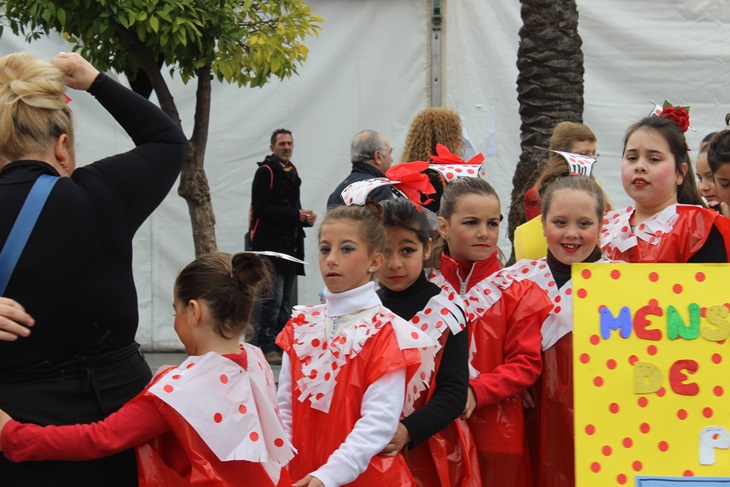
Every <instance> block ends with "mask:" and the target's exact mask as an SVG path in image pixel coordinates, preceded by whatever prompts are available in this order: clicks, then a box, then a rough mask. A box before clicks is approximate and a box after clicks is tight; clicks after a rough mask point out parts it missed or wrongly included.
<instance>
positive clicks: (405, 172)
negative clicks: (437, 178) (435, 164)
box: [385, 161, 436, 211]
mask: <svg viewBox="0 0 730 487" xmlns="http://www.w3.org/2000/svg"><path fill="white" fill-rule="evenodd" d="M428 166H429V164H428V162H424V161H414V162H407V163H404V164H397V165H395V166H392V167H391V168H390V169H388V171H387V172H386V173H385V177H387V178H388V179H390V180H391V181H399V183H398V184H396V185H395V187H396V188H398V189H399V190H400V191H401V192H402V193H403V194H404V195H406V197H407V198H408V199H409V200H410V201H411V203H413V204H414V205H416V208H417V209H418V211H421V204H426V203H429V202H430V201H431V200H430V199H429V200H428V201H424V202H421V194H424V195H429V194H433V193H435V192H436V189H435V188H434V187H433V185H432V184H431V182H430V181H429V180H428V175H426V174H424V173H423V172H422V171H425V170H426V169H428Z"/></svg>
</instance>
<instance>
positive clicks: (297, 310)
mask: <svg viewBox="0 0 730 487" xmlns="http://www.w3.org/2000/svg"><path fill="white" fill-rule="evenodd" d="M325 312H326V304H325V305H318V306H295V307H294V311H293V313H292V316H293V318H292V320H291V323H292V325H293V326H292V332H293V345H292V346H293V349H294V353H295V354H296V356H297V357H298V358H299V360H300V361H301V363H302V377H301V378H300V379H299V380H297V385H296V389H297V390H298V391H299V397H298V400H299V401H300V402H304V401H309V402H310V404H311V407H312V408H313V409H317V410H319V411H322V412H324V413H327V412H329V409H330V406H331V404H332V398H333V396H334V391H335V387H336V385H337V382H336V380H335V379H336V377H337V375H338V374H339V373H340V370H342V367H343V366H345V365H346V364H347V362H349V361H351V360H352V359H354V358H355V357H356V356H357V355H358V354H359V353H360V351H361V350H362V349H363V347H364V346H365V344H366V342H367V341H368V340H369V339H371V338H372V337H374V336H376V335H377V334H378V333H379V332H380V330H382V329H383V327H384V326H386V325H390V326H391V327H392V328H393V331H394V333H395V336H396V339H397V341H398V346H399V348H400V349H401V350H407V349H418V350H419V352H420V357H421V365H420V366H419V369H418V370H419V371H424V372H426V375H428V376H430V374H431V373H432V372H433V368H434V358H435V355H436V345H437V344H436V342H435V341H434V340H433V338H431V337H430V336H429V335H428V334H426V333H424V332H423V331H421V330H419V329H414V327H413V325H411V324H410V323H408V322H407V321H405V320H404V319H402V318H400V317H399V316H397V315H395V314H394V313H393V312H391V311H390V310H389V309H387V308H385V307H383V306H376V307H374V308H373V312H372V313H370V314H368V315H367V316H365V317H363V319H362V320H361V321H359V322H358V323H355V324H354V325H352V326H348V327H346V328H344V329H343V330H341V331H340V333H338V334H337V336H335V337H334V338H333V339H332V340H330V341H329V342H328V341H327V335H326V331H325V326H324V316H325ZM419 375H420V373H419V374H414V377H418V376H419ZM420 380H422V379H420ZM411 382H412V380H411V381H409V382H408V386H409V390H412V386H413V384H412V383H411ZM426 386H427V383H426V385H424V386H423V387H421V386H420V385H419V386H418V387H419V388H420V389H419V390H423V388H425V387H426ZM415 399H416V398H415V397H413V395H408V394H407V395H406V400H405V404H404V407H403V410H404V411H405V410H410V411H413V401H415Z"/></svg>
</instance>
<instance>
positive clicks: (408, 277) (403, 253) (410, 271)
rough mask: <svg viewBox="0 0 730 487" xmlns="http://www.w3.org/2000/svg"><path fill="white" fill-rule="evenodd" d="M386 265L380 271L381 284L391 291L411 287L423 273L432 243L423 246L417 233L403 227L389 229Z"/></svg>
mask: <svg viewBox="0 0 730 487" xmlns="http://www.w3.org/2000/svg"><path fill="white" fill-rule="evenodd" d="M387 231H388V236H387V241H386V244H385V263H384V264H383V265H382V266H380V269H378V272H377V276H378V280H379V281H380V284H381V285H383V286H385V287H387V288H388V289H390V290H391V291H402V290H404V289H407V288H408V287H410V285H411V284H413V283H414V282H415V281H416V279H418V276H420V275H421V272H423V261H424V260H426V259H428V257H429V255H430V253H431V242H430V241H429V242H428V245H427V246H426V247H424V246H423V244H422V243H421V241H420V240H419V239H418V236H417V235H416V233H415V232H413V231H411V230H408V229H405V228H403V227H388V228H387Z"/></svg>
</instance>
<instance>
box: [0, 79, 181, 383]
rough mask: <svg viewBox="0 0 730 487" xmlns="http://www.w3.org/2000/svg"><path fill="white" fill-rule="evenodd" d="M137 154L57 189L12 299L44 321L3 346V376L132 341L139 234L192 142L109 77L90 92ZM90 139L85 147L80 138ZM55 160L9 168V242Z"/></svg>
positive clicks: (3, 179)
mask: <svg viewBox="0 0 730 487" xmlns="http://www.w3.org/2000/svg"><path fill="white" fill-rule="evenodd" d="M89 93H91V94H92V95H93V96H95V97H96V99H97V100H98V101H99V102H100V103H101V105H102V106H103V107H104V108H105V109H106V110H107V111H108V112H109V114H110V115H111V116H112V117H114V119H115V120H116V121H117V122H119V124H120V125H121V126H122V128H123V129H124V130H125V131H126V132H127V133H128V134H129V136H130V137H131V138H132V139H133V141H134V144H135V146H136V148H134V149H132V150H131V151H129V152H126V153H123V154H117V155H113V156H110V157H107V158H104V159H102V160H100V161H97V162H94V163H93V164H89V165H87V166H84V167H79V168H78V169H76V170H75V171H74V172H73V174H72V175H71V177H70V178H61V179H60V180H59V181H58V183H56V185H55V187H54V188H53V190H52V191H51V193H50V195H49V197H48V200H47V201H46V204H45V206H44V208H43V211H42V212H41V214H40V216H39V218H38V221H37V222H36V225H35V228H34V230H33V232H32V234H31V235H30V238H29V240H28V243H27V245H26V247H25V249H24V251H23V253H22V255H21V256H20V259H19V261H18V264H17V266H16V268H15V271H14V273H13V275H12V277H11V278H10V282H9V283H8V287H7V289H6V292H5V296H7V297H9V298H13V299H15V300H17V301H18V302H20V304H22V305H23V306H24V307H25V309H26V310H27V311H28V313H29V314H30V315H31V316H33V317H34V318H35V326H34V327H33V329H32V333H31V335H30V336H29V337H27V338H21V339H19V340H17V341H14V342H0V373H2V372H7V371H12V370H16V369H21V368H24V367H27V366H30V365H34V364H37V363H39V362H42V361H46V360H47V361H51V362H54V363H58V362H63V361H65V360H67V359H69V358H70V357H72V356H74V354H76V353H77V351H78V350H79V348H80V347H82V346H83V345H84V344H85V343H87V342H88V341H89V340H93V339H94V338H96V337H98V336H100V335H103V334H105V333H107V332H110V334H109V337H108V340H107V341H106V344H105V346H104V348H103V350H100V351H104V350H113V349H117V348H120V347H123V346H126V345H129V344H130V343H131V342H132V341H133V340H134V335H135V333H136V331H137V325H138V311H137V293H136V289H135V287H134V280H133V277H132V237H133V236H134V233H135V232H136V230H137V229H138V228H139V227H140V225H142V223H143V222H144V221H145V219H146V218H147V217H148V216H149V215H150V213H152V211H153V210H154V209H155V208H156V207H157V206H158V205H159V204H160V203H161V202H162V200H163V198H165V196H166V195H167V193H168V192H169V191H170V188H171V187H172V185H173V183H174V182H175V179H176V178H177V176H178V174H179V173H180V170H181V168H182V163H183V161H184V159H185V155H186V147H187V140H186V139H185V135H184V134H183V132H182V131H181V130H180V129H179V128H178V127H177V126H176V125H175V123H174V122H173V121H172V120H171V119H170V118H169V117H168V116H167V115H165V113H164V112H162V111H161V110H160V109H159V108H157V107H156V106H155V105H153V104H152V103H150V102H149V101H147V100H146V99H144V98H142V97H140V96H139V95H137V94H135V93H134V92H132V91H131V90H128V89H126V88H124V87H123V86H122V85H120V84H118V83H117V82H116V81H114V80H112V79H111V78H109V77H107V76H105V75H104V74H100V75H99V76H98V77H97V79H96V80H95V81H94V83H93V84H92V86H91V87H90V89H89ZM80 143H84V142H83V141H80ZM42 174H51V175H54V176H57V175H58V173H57V172H56V170H55V169H54V168H53V167H52V166H50V165H49V164H47V163H45V162H40V161H27V160H25V161H14V162H11V163H9V164H7V165H6V166H5V167H4V168H3V169H2V171H0V208H1V209H2V210H0V246H2V245H4V244H5V240H6V239H7V237H8V233H9V232H10V229H11V227H12V225H13V223H14V222H15V219H16V217H17V215H18V213H19V211H20V208H21V206H22V205H23V202H24V201H25V198H26V196H27V194H28V192H29V191H30V189H31V187H32V185H33V183H34V182H35V180H36V179H37V178H38V177H40V176H41V175H42Z"/></svg>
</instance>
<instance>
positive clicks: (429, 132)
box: [401, 107, 464, 213]
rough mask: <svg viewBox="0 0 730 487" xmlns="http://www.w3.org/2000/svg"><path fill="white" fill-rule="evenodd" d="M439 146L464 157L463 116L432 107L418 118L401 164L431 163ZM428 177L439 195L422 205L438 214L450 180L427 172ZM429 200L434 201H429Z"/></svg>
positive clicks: (412, 125) (417, 116) (424, 110)
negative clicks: (444, 190)
mask: <svg viewBox="0 0 730 487" xmlns="http://www.w3.org/2000/svg"><path fill="white" fill-rule="evenodd" d="M436 144H443V145H445V146H446V147H448V148H449V150H450V151H451V152H452V153H453V154H456V155H457V156H460V157H461V156H463V154H462V152H463V149H464V141H463V138H462V128H461V117H460V116H459V114H458V113H456V112H455V111H454V110H451V109H450V108H444V107H428V108H425V109H423V110H421V111H420V112H419V113H418V115H416V118H414V119H413V122H411V127H410V128H409V129H408V136H407V137H406V143H405V147H404V148H403V155H402V156H401V162H413V161H428V162H431V154H436ZM427 174H428V176H429V177H428V179H429V181H430V182H431V184H432V185H433V187H434V188H435V189H436V192H435V193H434V194H431V195H428V196H427V197H425V200H424V201H422V204H423V205H424V206H425V207H426V208H428V209H429V210H431V211H433V212H434V213H436V212H438V208H439V202H440V201H441V194H442V193H443V188H444V186H445V185H446V181H445V180H444V178H443V177H442V176H441V175H440V174H439V173H438V172H437V171H433V170H427ZM429 199H430V200H431V201H430V202H427V200H429Z"/></svg>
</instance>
